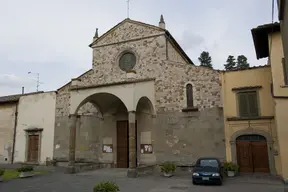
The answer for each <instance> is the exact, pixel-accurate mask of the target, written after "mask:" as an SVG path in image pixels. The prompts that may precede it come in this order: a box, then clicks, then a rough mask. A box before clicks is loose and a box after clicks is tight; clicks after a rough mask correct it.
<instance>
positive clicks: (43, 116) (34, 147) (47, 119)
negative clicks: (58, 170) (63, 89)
mask: <svg viewBox="0 0 288 192" xmlns="http://www.w3.org/2000/svg"><path fill="white" fill-rule="evenodd" d="M55 106H56V93H55V92H54V91H53V92H45V93H40V94H31V95H26V96H22V97H20V99H19V101H18V119H17V127H16V133H15V153H14V162H15V163H17V162H31V163H38V164H45V163H46V160H49V159H53V149H54V145H53V144H54V143H53V141H54V126H55Z"/></svg>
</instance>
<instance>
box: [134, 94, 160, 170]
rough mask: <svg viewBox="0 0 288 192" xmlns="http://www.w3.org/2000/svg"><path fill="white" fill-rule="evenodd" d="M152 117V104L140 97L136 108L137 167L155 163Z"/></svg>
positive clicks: (145, 98) (153, 113)
mask: <svg viewBox="0 0 288 192" xmlns="http://www.w3.org/2000/svg"><path fill="white" fill-rule="evenodd" d="M154 115H155V111H154V107H153V104H152V102H151V101H150V100H149V98H147V97H141V98H140V99H139V101H138V103H137V107H136V135H137V137H136V138H139V139H137V140H136V145H137V163H138V165H145V164H146V165H147V164H151V163H155V161H156V157H155V155H153V142H152V140H153V135H152V131H153V128H154V122H153V120H154Z"/></svg>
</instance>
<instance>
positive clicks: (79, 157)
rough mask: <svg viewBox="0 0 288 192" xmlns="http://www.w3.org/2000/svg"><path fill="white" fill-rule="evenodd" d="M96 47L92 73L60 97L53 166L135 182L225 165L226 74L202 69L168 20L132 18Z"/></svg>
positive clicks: (104, 36)
mask: <svg viewBox="0 0 288 192" xmlns="http://www.w3.org/2000/svg"><path fill="white" fill-rule="evenodd" d="M89 46H90V48H91V49H92V50H93V64H92V68H91V69H90V70H89V71H87V72H85V73H84V74H82V75H81V76H79V77H77V78H73V79H72V80H71V81H70V82H69V83H68V84H66V85H64V86H63V87H61V88H59V89H58V90H57V91H56V96H55V103H56V105H55V113H51V114H53V117H54V120H55V123H54V125H55V127H53V131H54V133H53V138H51V139H50V140H51V141H52V140H53V146H52V144H51V150H52V152H51V153H53V157H50V158H54V159H56V160H57V161H59V162H64V163H65V162H66V163H69V165H70V166H72V167H73V166H74V165H75V163H77V162H96V163H99V164H100V165H101V167H111V168H129V170H130V172H129V171H128V174H130V175H132V176H133V175H134V174H135V172H134V171H135V168H137V167H139V166H145V165H155V164H158V163H161V162H164V161H174V162H176V163H177V164H178V165H190V164H193V163H194V162H195V161H196V160H197V158H199V157H202V156H213V157H218V158H220V159H221V160H225V134H224V119H223V109H222V103H221V72H220V71H218V70H213V69H210V68H206V67H201V66H196V65H195V64H194V63H193V61H192V60H191V59H190V58H189V57H188V55H187V54H186V53H185V51H184V50H183V49H182V48H181V47H180V45H179V44H178V43H177V41H176V40H175V39H174V38H173V36H172V34H171V33H170V32H169V31H168V30H167V29H166V28H165V21H164V18H163V16H162V15H161V17H160V22H159V25H157V26H156V25H150V24H146V23H142V22H139V21H134V20H131V19H129V18H127V19H125V20H123V21H121V22H120V23H118V24H117V25H115V26H114V27H113V28H111V29H110V30H109V31H107V32H106V33H104V34H102V35H98V29H96V33H95V36H94V37H93V41H92V43H91V44H90V45H89ZM51 114H50V115H51ZM46 117H47V116H45V118H46ZM51 129H52V128H51ZM37 130H38V129H37ZM37 130H34V131H35V132H37ZM38 131H39V130H38ZM44 131H45V128H44ZM16 143H17V142H16ZM49 145H50V144H49ZM46 147H47V149H48V146H46Z"/></svg>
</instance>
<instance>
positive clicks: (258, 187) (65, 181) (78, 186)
mask: <svg viewBox="0 0 288 192" xmlns="http://www.w3.org/2000/svg"><path fill="white" fill-rule="evenodd" d="M253 179H254V180H253ZM103 180H109V181H114V182H116V183H117V184H118V185H119V186H120V191H125V192H190V191H193V192H194V191H195V192H197V191H199V192H200V191H201V192H210V191H211V192H212V191H213V192H228V191H229V192H231V191H233V192H240V191H241V192H243V191H244V192H250V191H251V192H254V191H261V192H284V185H283V184H282V183H281V182H280V181H278V180H271V179H265V178H264V179H263V178H262V179H256V178H248V177H237V178H234V179H228V180H226V181H225V183H224V185H223V186H195V185H192V183H191V179H190V176H189V175H187V174H186V175H176V176H174V177H172V178H164V177H161V176H145V177H141V178H137V179H129V178H127V177H126V171H125V170H121V169H119V170H117V169H104V170H101V171H100V170H98V171H92V172H86V173H81V174H77V175H67V174H63V173H59V172H54V173H50V174H48V175H44V176H37V177H34V178H26V179H16V180H11V181H7V182H3V183H0V191H1V192H63V191H69V192H92V191H93V190H92V189H93V185H94V184H96V183H98V182H100V181H103ZM287 192H288V190H287Z"/></svg>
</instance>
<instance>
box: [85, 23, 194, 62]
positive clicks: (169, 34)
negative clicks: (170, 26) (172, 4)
mask: <svg viewBox="0 0 288 192" xmlns="http://www.w3.org/2000/svg"><path fill="white" fill-rule="evenodd" d="M124 22H130V23H134V24H138V25H142V26H146V27H151V28H154V29H156V30H159V31H163V32H164V33H165V36H166V37H167V39H168V40H169V41H170V43H172V45H173V46H175V48H176V50H178V51H179V53H180V54H181V55H182V56H183V57H184V59H186V60H187V62H188V63H190V64H192V65H194V63H193V61H192V60H191V59H190V58H189V57H188V55H187V54H186V53H185V51H184V50H183V49H182V48H181V46H180V45H179V44H178V42H177V41H176V40H175V38H174V37H173V36H172V35H171V33H170V32H169V31H168V30H166V29H163V28H161V27H158V26H155V25H151V24H147V23H143V22H140V21H135V20H131V19H129V18H128V19H124V20H123V21H121V22H120V23H118V24H117V25H115V26H114V27H112V28H111V29H110V30H108V31H107V32H106V33H104V34H103V35H101V36H100V37H99V38H97V39H96V40H95V41H93V42H92V43H91V44H90V45H89V47H92V46H93V45H94V44H96V43H97V42H98V41H100V40H101V39H103V38H104V37H105V36H107V35H108V34H109V33H110V32H112V31H113V30H115V29H116V28H117V27H118V26H120V25H121V24H123V23H124Z"/></svg>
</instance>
